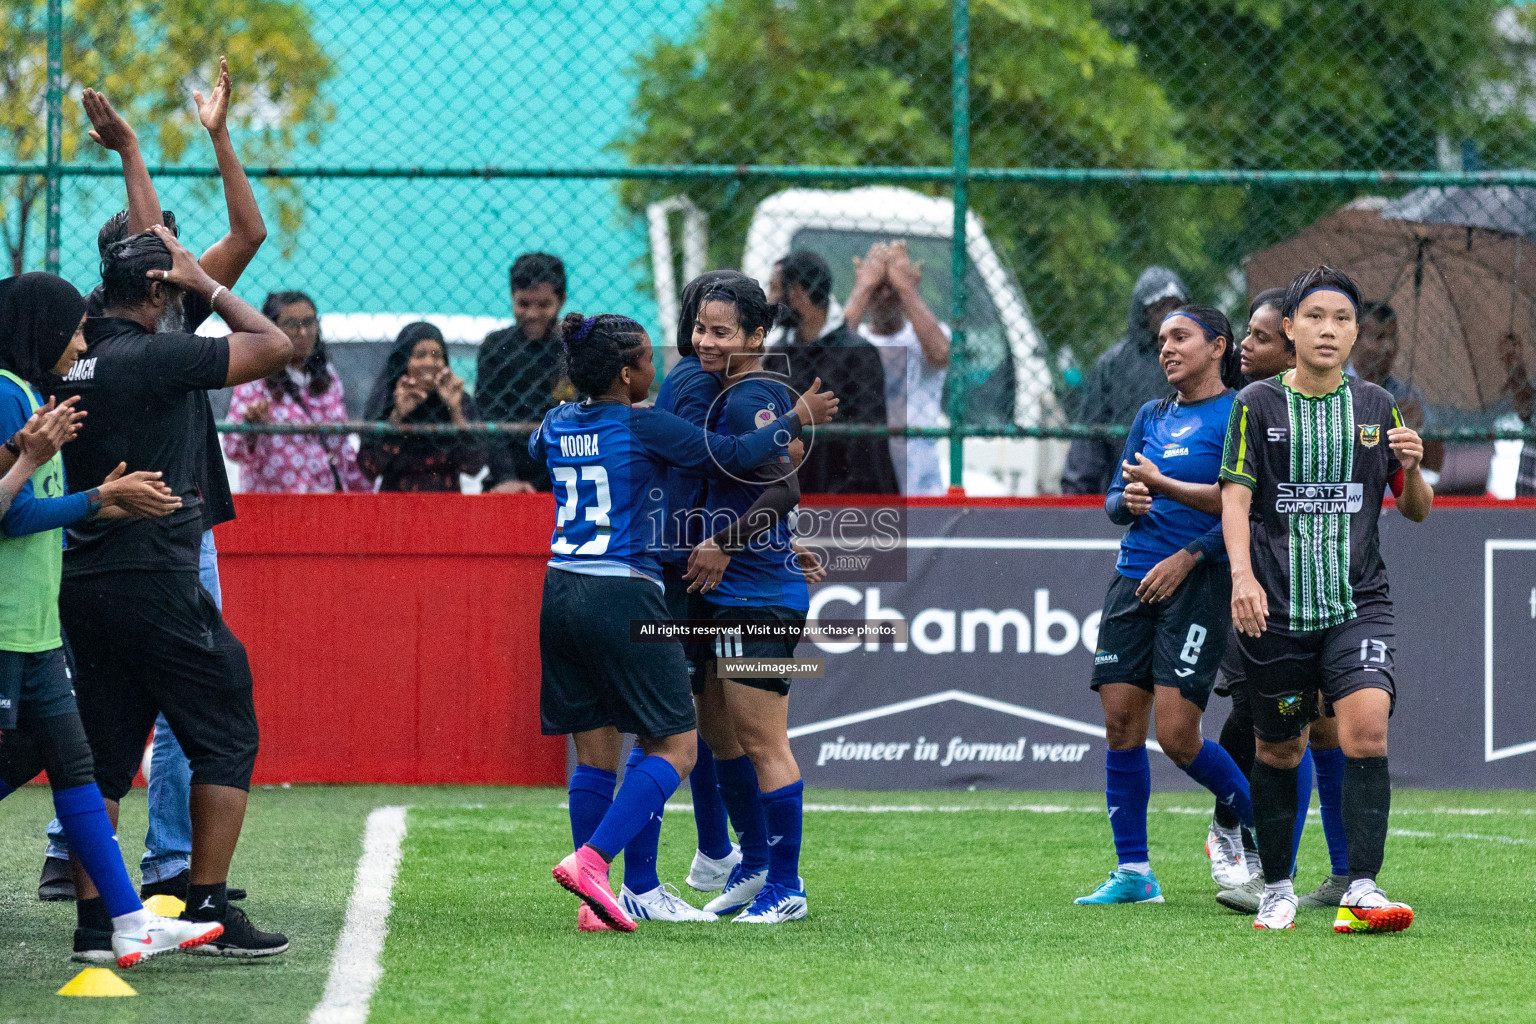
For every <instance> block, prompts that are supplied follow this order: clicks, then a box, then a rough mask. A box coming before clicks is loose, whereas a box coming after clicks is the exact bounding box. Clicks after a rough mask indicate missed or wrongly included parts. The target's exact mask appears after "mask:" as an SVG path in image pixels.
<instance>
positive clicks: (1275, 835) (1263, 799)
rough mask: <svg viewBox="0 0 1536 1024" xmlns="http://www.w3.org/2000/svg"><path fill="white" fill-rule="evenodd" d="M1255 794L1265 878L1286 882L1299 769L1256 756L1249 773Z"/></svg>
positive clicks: (1255, 827) (1256, 830)
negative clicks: (1279, 765)
mask: <svg viewBox="0 0 1536 1024" xmlns="http://www.w3.org/2000/svg"><path fill="white" fill-rule="evenodd" d="M1249 790H1250V792H1251V793H1252V796H1253V824H1254V832H1255V836H1254V838H1255V839H1256V840H1257V841H1258V844H1259V860H1260V861H1261V862H1263V865H1264V881H1265V882H1266V883H1269V884H1273V883H1275V882H1283V881H1285V880H1286V879H1287V878H1290V877H1291V847H1292V845H1293V842H1292V839H1293V836H1294V834H1295V831H1296V769H1295V768H1276V767H1274V766H1273V765H1271V764H1267V763H1265V762H1264V761H1262V760H1258V759H1255V761H1254V762H1253V771H1252V772H1251V773H1250V776H1249Z"/></svg>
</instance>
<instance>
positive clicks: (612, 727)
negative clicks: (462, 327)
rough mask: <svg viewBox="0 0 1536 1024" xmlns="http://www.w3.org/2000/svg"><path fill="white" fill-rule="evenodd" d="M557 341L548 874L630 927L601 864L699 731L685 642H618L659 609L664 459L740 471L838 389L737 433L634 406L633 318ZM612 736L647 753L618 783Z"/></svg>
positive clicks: (543, 712) (566, 328)
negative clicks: (556, 746) (570, 392)
mask: <svg viewBox="0 0 1536 1024" xmlns="http://www.w3.org/2000/svg"><path fill="white" fill-rule="evenodd" d="M561 339H562V344H563V346H564V348H565V355H566V361H567V366H568V371H569V377H570V379H571V383H572V384H573V385H575V387H576V389H577V391H578V392H579V393H580V394H581V395H583V396H584V400H583V401H581V402H571V403H566V404H564V405H561V406H558V407H556V408H555V409H553V410H551V411H550V412H549V413H548V414H547V415H546V416H545V417H544V422H543V423H542V424H540V427H539V430H538V432H537V433H536V434H535V435H534V436H533V438H531V439H530V442H529V452H530V453H531V454H532V455H534V457H536V458H540V459H542V460H543V461H544V462H545V463H546V464H547V465H548V466H549V470H550V477H551V479H552V480H553V481H554V485H555V497H556V499H557V500H558V501H559V502H560V504H559V506H558V507H557V510H556V514H555V529H554V534H553V536H552V537H551V540H550V553H551V555H552V557H551V558H550V560H549V571H548V572H546V573H545V579H544V596H543V604H542V608H541V611H540V616H539V654H540V658H541V660H542V663H543V680H542V685H541V690H540V696H539V715H540V719H541V723H542V727H543V730H544V732H545V734H547V735H565V734H570V735H572V736H573V738H574V740H575V743H576V759H577V767H576V771H575V773H574V774H573V775H572V778H571V785H570V815H571V835H572V839H573V840H574V843H575V846H576V851H575V852H574V853H572V854H571V855H570V856H568V857H566V858H565V859H564V860H562V861H561V862H560V863H559V864H558V865H556V866H555V868H554V871H553V875H554V877H555V880H556V881H557V882H559V883H560V884H561V885H562V886H564V887H565V888H567V889H569V890H570V891H571V892H573V893H575V894H576V895H577V896H579V897H580V898H581V900H582V901H583V903H584V904H586V906H587V907H588V908H590V910H591V912H592V914H593V915H594V916H595V917H596V919H597V920H598V921H600V922H601V923H602V924H605V925H607V926H608V927H611V928H616V929H618V930H621V931H633V930H634V928H635V922H634V920H633V919H631V918H630V916H629V915H628V914H627V913H625V911H624V909H623V907H622V906H620V904H619V901H618V899H617V898H616V897H615V896H614V893H613V890H612V889H611V888H610V886H609V882H608V868H609V864H610V863H611V861H612V860H613V858H614V856H615V855H617V854H618V853H619V851H621V850H623V849H624V848H625V847H626V846H627V845H628V844H629V843H630V841H631V840H633V839H634V838H635V836H636V835H637V834H638V833H639V832H640V830H641V829H642V828H643V827H644V826H645V825H646V823H647V822H648V821H649V820H650V819H651V818H652V817H653V816H654V815H655V814H656V812H657V811H658V810H660V808H661V807H662V806H663V805H664V804H665V803H666V801H667V799H668V798H669V797H670V796H671V795H672V793H673V792H674V791H675V790H676V789H677V787H678V785H679V784H680V783H681V780H682V776H683V775H686V774H688V772H689V771H690V770H691V769H692V767H693V763H694V760H695V757H696V754H697V743H698V740H697V736H696V733H695V729H694V710H693V702H692V699H691V695H690V693H689V687H688V675H687V666H686V665H685V663H684V661H683V652H682V648H681V647H680V646H679V645H678V644H676V643H675V642H666V643H647V642H632V640H631V631H632V629H635V628H638V627H640V626H643V625H644V624H645V623H647V622H649V623H658V622H663V621H665V620H666V619H667V612H666V604H665V602H664V600H663V585H662V576H661V564H660V562H659V560H658V559H657V557H656V553H655V548H656V547H657V545H658V543H659V538H658V537H657V536H656V535H655V534H656V529H657V525H658V524H659V522H660V520H661V516H662V511H663V506H662V502H663V498H664V491H663V489H662V486H663V483H664V480H665V469H666V467H667V466H668V465H674V466H688V467H692V468H695V469H699V470H705V471H711V472H717V473H736V474H741V473H746V472H749V471H751V470H752V469H753V468H754V467H756V466H758V465H759V464H761V463H763V462H765V461H767V460H770V459H772V458H774V457H775V456H776V455H777V453H778V452H780V451H781V450H782V448H783V446H784V445H785V444H787V443H788V441H789V440H790V439H791V438H793V437H795V436H797V435H798V434H799V432H800V425H801V423H802V422H806V421H809V422H811V423H816V422H820V421H822V420H825V419H827V418H830V416H832V415H834V414H835V412H836V407H837V399H836V398H835V397H834V396H830V395H828V394H827V393H825V392H821V391H819V390H818V387H812V388H811V389H810V390H809V391H808V392H807V393H806V394H805V395H804V396H803V397H802V398H801V399H800V401H799V403H798V404H795V405H793V406H791V407H786V408H785V409H784V410H783V414H782V415H779V416H776V417H774V419H773V420H772V421H770V422H768V423H765V424H759V425H758V429H756V430H754V431H751V432H750V433H747V432H743V433H745V434H746V436H743V437H726V436H721V435H715V434H710V433H708V432H707V431H704V430H701V429H699V428H698V427H695V426H692V425H691V424H688V423H687V422H685V421H683V420H680V419H678V418H677V417H676V416H672V415H671V414H669V413H665V412H662V411H660V410H657V409H645V408H640V409H637V408H634V403H636V402H639V401H643V400H644V399H645V397H646V396H647V395H648V394H649V392H650V386H651V382H652V381H653V380H654V378H655V368H654V366H653V364H652V361H651V359H652V350H651V342H650V338H649V337H648V336H647V335H646V333H645V330H644V329H643V328H642V327H640V325H639V324H637V323H635V322H634V321H633V320H630V319H629V318H627V317H622V316H612V315H604V316H598V317H584V316H582V315H580V314H574V313H573V314H570V315H568V316H567V317H566V318H565V320H564V321H563V322H562V325H561ZM818 383H819V382H818ZM623 733H633V734H635V735H636V736H637V737H638V740H639V743H640V746H641V748H642V749H643V750H644V751H645V756H644V758H643V759H641V760H640V761H639V763H638V764H635V765H634V766H633V767H632V768H631V769H630V770H629V771H628V772H627V773H626V774H625V777H624V784H623V786H622V787H621V788H620V789H619V791H618V793H617V795H615V794H614V792H613V786H614V782H615V779H616V774H617V770H618V759H619V751H620V749H621V742H622V734H623Z"/></svg>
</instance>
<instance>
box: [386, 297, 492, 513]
mask: <svg viewBox="0 0 1536 1024" xmlns="http://www.w3.org/2000/svg"><path fill="white" fill-rule="evenodd" d="M363 415H364V417H365V418H367V419H370V420H384V421H386V422H388V423H392V424H394V425H396V426H404V425H408V424H409V425H416V424H428V423H440V424H445V425H447V424H451V425H453V426H457V427H462V426H466V425H468V424H469V422H470V421H471V420H478V419H479V418H480V412H479V409H478V408H476V406H475V400H474V399H473V398H471V397H469V396H468V395H466V394H465V393H464V381H463V380H462V379H461V378H460V377H459V376H458V375H457V374H455V373H454V372H453V370H451V369H449V367H448V344H447V342H445V341H444V340H443V332H442V331H440V330H438V329H437V328H436V327H434V326H432V325H431V324H429V323H424V322H420V321H418V322H417V323H414V324H407V325H406V326H405V328H404V329H403V330H402V331H401V332H400V337H398V338H397V339H395V347H394V348H393V349H391V350H390V353H389V358H388V359H386V360H385V361H384V370H383V372H382V373H380V374H379V379H378V381H377V382H376V383H375V384H374V385H373V393H372V394H370V395H369V396H368V405H367V407H366V409H365V410H364V414H363ZM357 461H358V465H359V466H361V467H362V470H363V472H364V473H365V474H367V475H368V476H369V477H370V478H372V479H376V480H378V482H379V490H381V491H457V490H459V474H461V473H471V474H473V473H478V472H479V471H480V469H481V467H483V466H484V465H485V447H484V445H482V444H481V442H480V439H479V438H476V437H469V436H457V437H455V436H451V435H450V436H443V435H437V436H427V435H417V436H412V435H400V434H393V435H375V436H373V437H370V438H368V439H367V440H365V441H364V442H363V447H362V450H361V451H360V452H358V456H357Z"/></svg>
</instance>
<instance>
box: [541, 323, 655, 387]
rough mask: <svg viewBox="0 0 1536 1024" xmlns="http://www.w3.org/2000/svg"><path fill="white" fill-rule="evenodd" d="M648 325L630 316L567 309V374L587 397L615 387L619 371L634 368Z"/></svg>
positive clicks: (564, 342)
mask: <svg viewBox="0 0 1536 1024" xmlns="http://www.w3.org/2000/svg"><path fill="white" fill-rule="evenodd" d="M645 339H646V333H645V328H644V327H641V326H640V325H639V324H638V323H636V322H635V321H633V320H631V319H630V318H629V317H627V316H620V315H618V314H617V313H601V314H599V315H597V316H587V315H586V314H584V313H567V314H565V317H564V318H563V319H562V320H561V321H560V344H561V347H562V348H563V349H564V350H565V365H566V376H567V377H569V378H570V381H571V384H572V385H573V386H574V387H575V388H576V392H577V394H579V395H581V396H582V397H583V398H592V397H594V396H597V395H602V394H604V393H606V392H607V391H608V389H609V388H611V387H613V380H614V378H615V377H617V376H618V375H619V371H620V370H622V369H623V368H624V367H626V366H628V367H630V368H631V369H633V368H634V367H635V366H636V365H637V360H638V359H639V357H640V353H641V346H643V345H644V344H645Z"/></svg>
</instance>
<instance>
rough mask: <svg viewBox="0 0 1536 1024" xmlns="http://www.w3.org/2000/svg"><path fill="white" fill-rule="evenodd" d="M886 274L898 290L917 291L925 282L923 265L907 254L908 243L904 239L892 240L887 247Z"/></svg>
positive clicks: (892, 285)
mask: <svg viewBox="0 0 1536 1024" xmlns="http://www.w3.org/2000/svg"><path fill="white" fill-rule="evenodd" d="M885 276H886V279H887V280H889V281H890V282H891V287H893V288H895V289H896V290H897V291H903V290H909V289H910V290H913V291H916V290H917V286H918V285H920V284H922V283H923V266H922V264H921V263H913V262H912V259H911V257H909V256H908V255H907V243H906V242H905V241H904V240H902V239H897V240H896V241H894V242H892V243H891V244H890V246H889V247H888V248H887V249H886V261H885Z"/></svg>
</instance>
